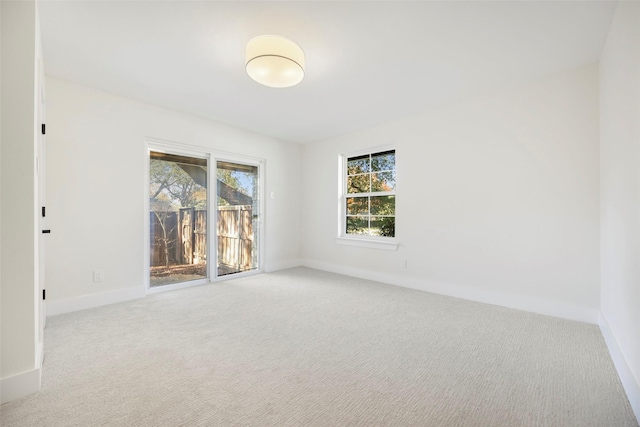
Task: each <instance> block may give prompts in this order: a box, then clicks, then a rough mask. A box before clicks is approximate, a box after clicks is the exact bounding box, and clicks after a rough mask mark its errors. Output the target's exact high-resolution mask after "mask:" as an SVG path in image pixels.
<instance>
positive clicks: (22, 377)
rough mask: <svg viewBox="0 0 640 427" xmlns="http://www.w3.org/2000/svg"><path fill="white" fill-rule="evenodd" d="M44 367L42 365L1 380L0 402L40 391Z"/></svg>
mask: <svg viewBox="0 0 640 427" xmlns="http://www.w3.org/2000/svg"><path fill="white" fill-rule="evenodd" d="M41 379H42V369H41V368H40V367H38V368H35V369H31V370H29V371H26V372H22V373H20V374H17V375H13V376H10V377H7V378H2V380H0V403H6V402H11V401H12V400H16V399H19V398H21V397H24V396H28V395H30V394H32V393H36V392H38V391H40V385H41Z"/></svg>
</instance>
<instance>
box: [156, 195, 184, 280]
mask: <svg viewBox="0 0 640 427" xmlns="http://www.w3.org/2000/svg"><path fill="white" fill-rule="evenodd" d="M160 196H162V195H160ZM151 212H153V214H154V216H155V218H156V223H157V224H158V225H160V230H161V232H162V234H161V235H160V236H158V235H156V234H155V233H154V236H153V240H154V246H158V245H161V247H162V248H163V249H164V265H165V266H166V267H168V266H169V263H170V258H169V248H170V247H172V246H173V245H174V244H175V243H176V240H177V238H175V237H172V236H174V235H175V231H176V229H177V226H178V222H177V220H175V218H176V213H175V211H172V207H171V201H170V200H162V198H160V199H153V200H152V201H151ZM172 218H173V219H174V221H173V224H170V222H171V219H172ZM151 229H152V230H153V229H154V227H152V228H151Z"/></svg>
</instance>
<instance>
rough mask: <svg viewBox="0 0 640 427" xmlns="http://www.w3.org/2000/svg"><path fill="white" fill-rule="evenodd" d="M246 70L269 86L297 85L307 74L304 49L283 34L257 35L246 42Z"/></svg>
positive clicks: (253, 77)
mask: <svg viewBox="0 0 640 427" xmlns="http://www.w3.org/2000/svg"><path fill="white" fill-rule="evenodd" d="M246 59H247V74H249V76H250V77H251V78H252V79H253V80H255V81H257V82H258V83H260V84H263V85H265V86H270V87H289V86H294V85H297V84H298V83H300V82H301V81H302V78H303V77H304V52H303V51H302V49H300V46H298V45H297V44H295V43H294V42H292V41H291V40H289V39H287V38H284V37H280V36H258V37H255V38H253V39H251V40H249V43H247V49H246Z"/></svg>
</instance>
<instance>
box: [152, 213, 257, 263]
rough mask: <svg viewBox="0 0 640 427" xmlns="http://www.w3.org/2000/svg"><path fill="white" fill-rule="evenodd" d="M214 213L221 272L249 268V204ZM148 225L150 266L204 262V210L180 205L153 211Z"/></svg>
mask: <svg viewBox="0 0 640 427" xmlns="http://www.w3.org/2000/svg"><path fill="white" fill-rule="evenodd" d="M217 212H218V230H217V232H218V266H219V267H220V268H221V274H226V273H229V272H238V271H245V270H249V269H251V268H252V265H253V261H252V252H253V226H252V209H251V205H241V206H219V207H218V209H217ZM150 225H151V230H150V231H151V241H150V244H151V265H152V266H163V265H184V264H200V263H205V262H206V260H207V211H206V210H199V209H198V210H197V209H194V208H182V209H180V210H179V211H177V212H176V211H169V212H153V211H152V212H150ZM165 250H166V251H165ZM222 270H224V271H222Z"/></svg>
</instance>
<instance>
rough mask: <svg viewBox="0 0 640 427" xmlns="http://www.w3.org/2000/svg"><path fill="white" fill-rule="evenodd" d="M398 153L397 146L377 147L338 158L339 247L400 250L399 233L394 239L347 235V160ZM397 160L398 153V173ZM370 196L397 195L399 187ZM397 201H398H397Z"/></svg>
mask: <svg viewBox="0 0 640 427" xmlns="http://www.w3.org/2000/svg"><path fill="white" fill-rule="evenodd" d="M391 150H394V151H396V147H395V146H383V147H375V148H367V149H365V150H358V151H354V152H349V153H345V154H341V155H340V156H339V157H338V170H339V177H338V194H339V202H338V237H337V238H336V243H338V244H339V245H346V246H358V247H364V248H371V249H383V250H389V251H395V250H397V249H398V245H399V241H398V237H397V236H398V234H397V231H396V233H395V236H394V237H382V236H364V235H357V234H347V198H348V197H349V196H350V194H348V192H347V160H348V159H349V158H351V157H357V156H363V155H366V154H375V153H380V152H383V151H391ZM397 159H398V154H397V151H396V171H397V163H398V162H397ZM369 194H370V195H380V196H384V195H393V196H395V195H396V194H397V185H396V190H394V191H389V192H376V193H369ZM396 200H397V199H396ZM395 217H396V223H397V218H398V210H397V206H396V215H395Z"/></svg>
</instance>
